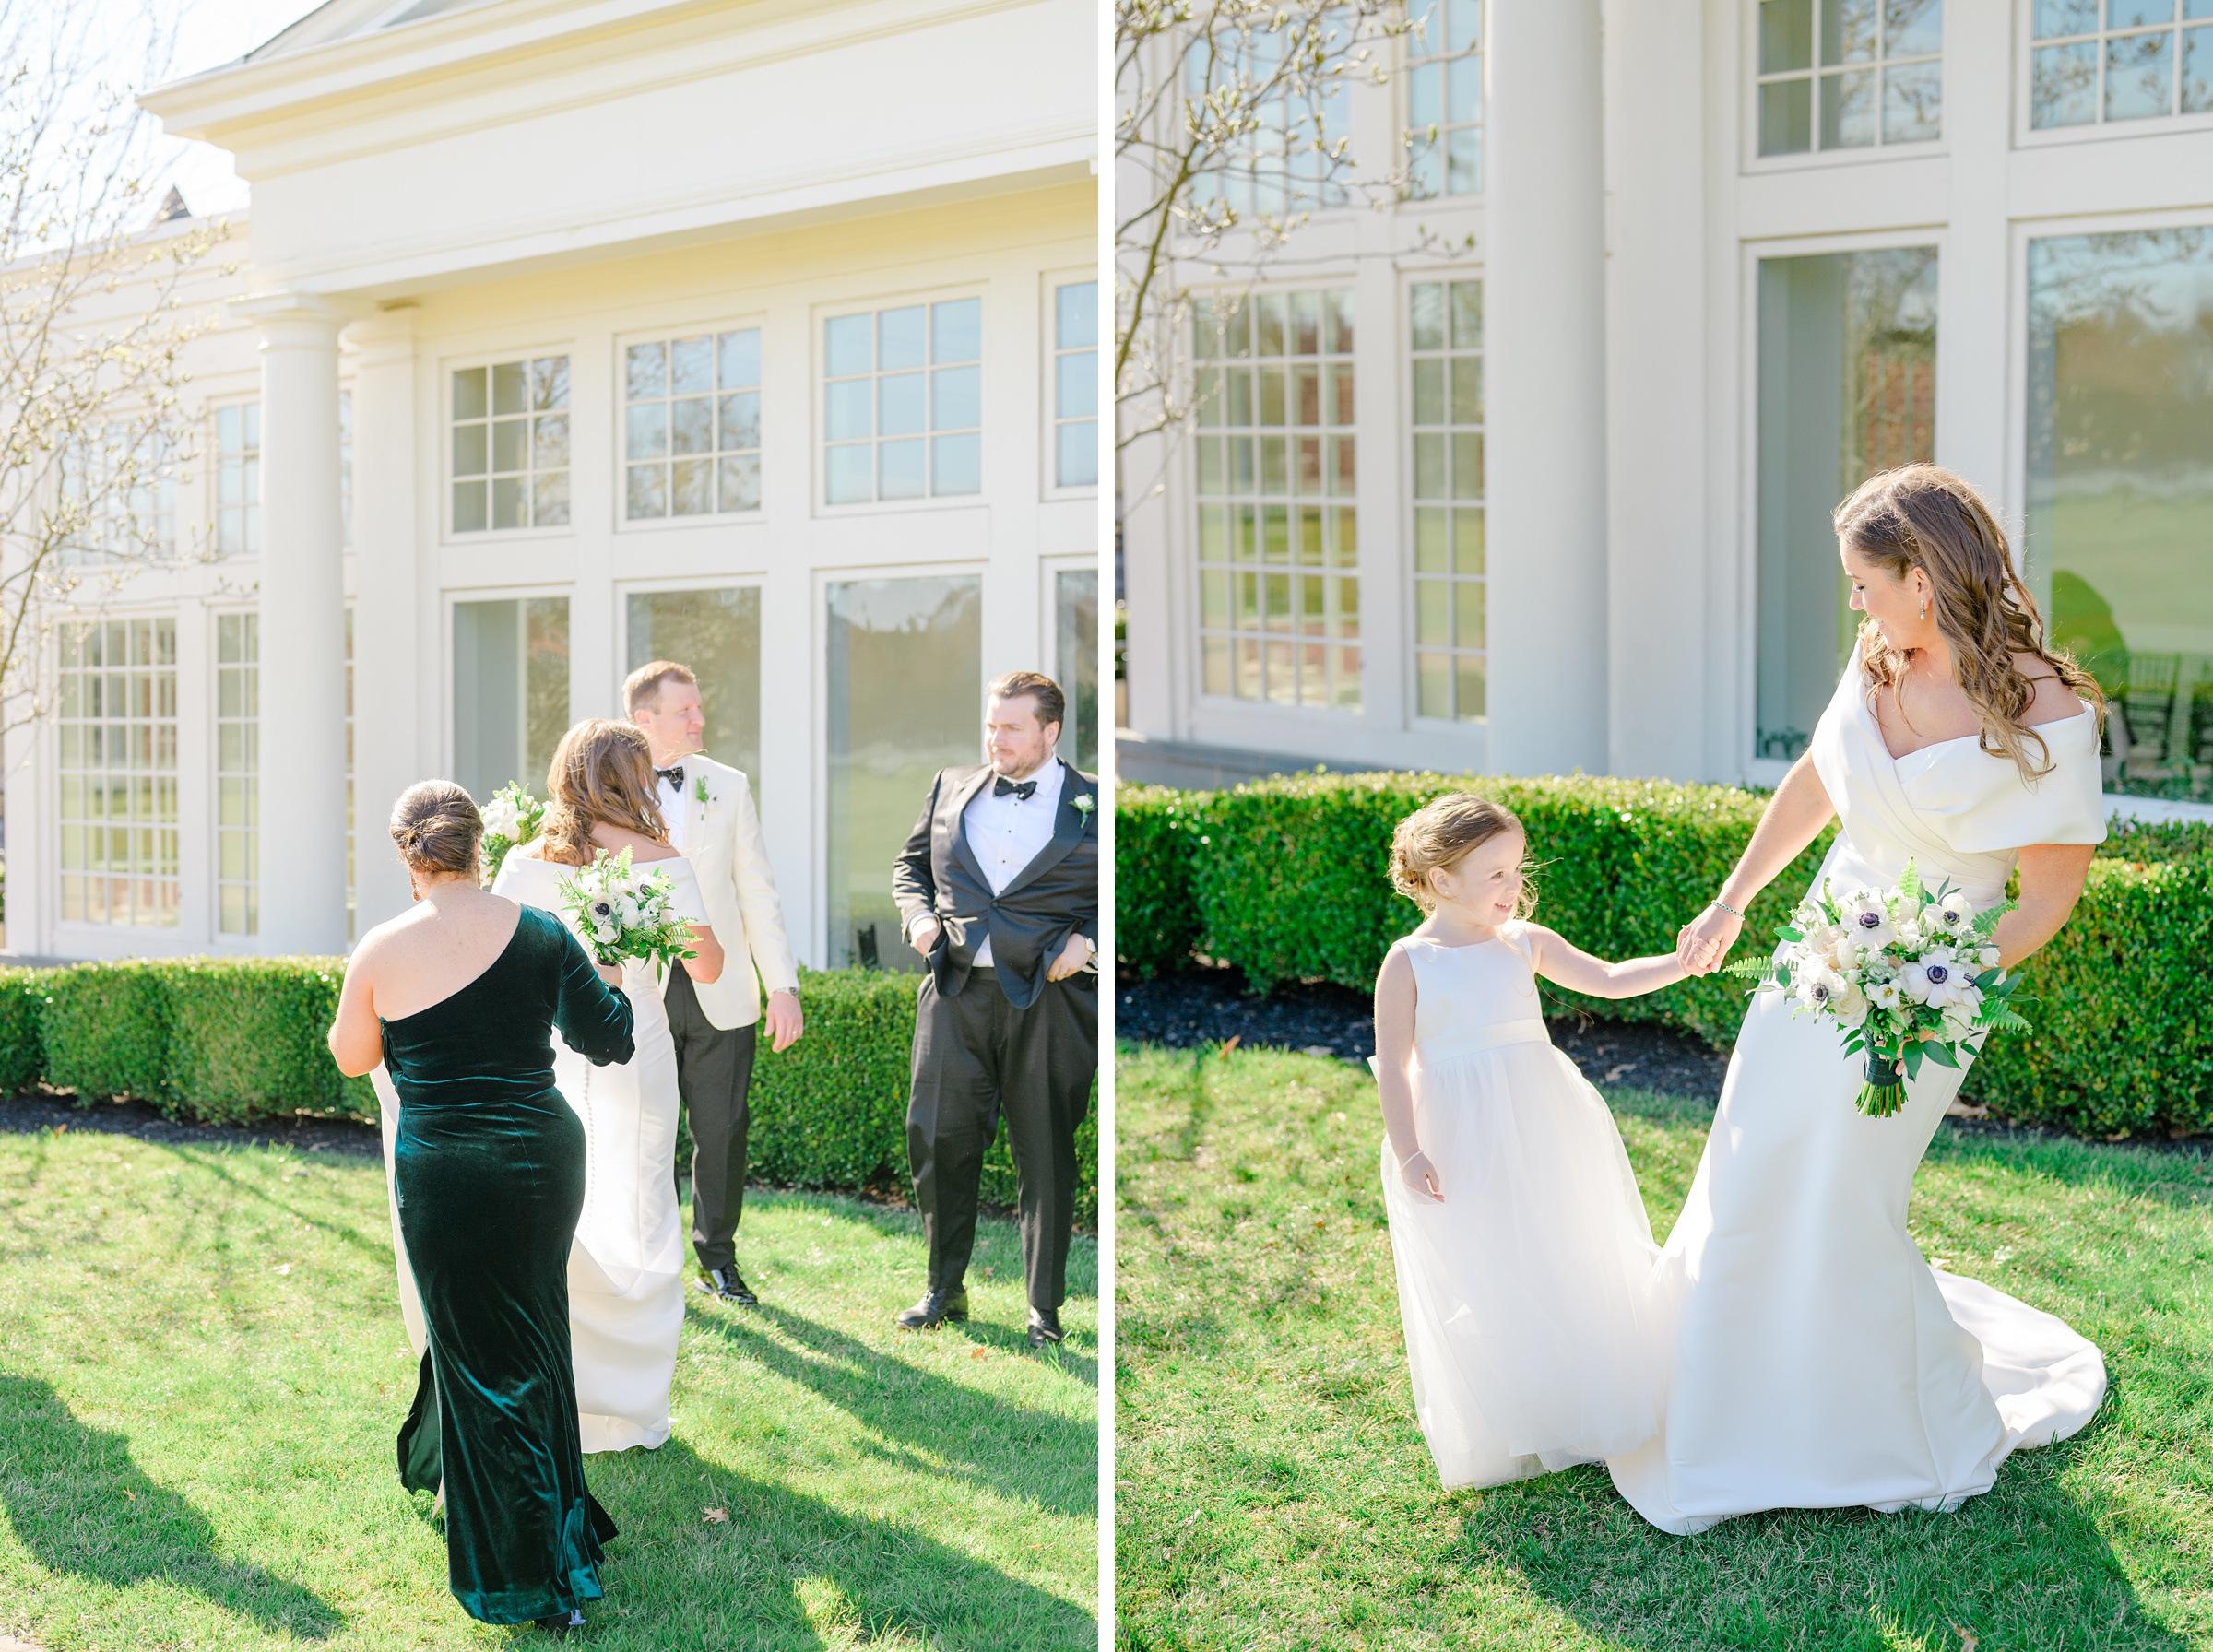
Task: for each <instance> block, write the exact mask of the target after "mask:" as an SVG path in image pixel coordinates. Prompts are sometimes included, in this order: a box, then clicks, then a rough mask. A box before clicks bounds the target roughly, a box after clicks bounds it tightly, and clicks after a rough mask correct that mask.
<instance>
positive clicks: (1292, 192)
mask: <svg viewBox="0 0 2213 1652" xmlns="http://www.w3.org/2000/svg"><path fill="white" fill-rule="evenodd" d="M1324 26H1325V27H1326V24H1325V25H1324ZM1298 55H1299V54H1298V51H1297V46H1296V41H1287V40H1286V38H1285V34H1284V31H1283V30H1280V29H1267V28H1263V27H1260V26H1257V25H1256V26H1255V27H1254V28H1252V29H1250V30H1249V31H1238V30H1235V29H1225V30H1224V31H1222V32H1221V33H1219V34H1216V35H1214V36H1213V37H1211V38H1207V37H1201V39H1199V40H1197V41H1193V42H1192V43H1191V45H1190V46H1189V49H1187V51H1186V52H1185V53H1184V60H1183V89H1184V99H1185V103H1186V112H1187V118H1191V119H1196V120H1203V119H1204V118H1205V117H1204V115H1203V114H1202V113H1201V111H1202V109H1203V106H1204V103H1205V100H1206V99H1207V98H1208V97H1209V96H1210V95H1211V94H1213V93H1215V92H1221V91H1225V90H1226V91H1228V92H1229V94H1230V96H1231V99H1232V100H1233V101H1234V102H1237V103H1240V104H1241V103H1244V102H1247V101H1249V98H1250V95H1251V93H1252V92H1253V91H1255V90H1257V89H1265V90H1264V93H1263V95H1262V96H1261V97H1260V101H1259V108H1258V114H1259V118H1260V129H1259V130H1258V131H1254V132H1247V133H1240V134H1238V135H1237V136H1236V137H1235V138H1234V139H1233V140H1232V144H1233V147H1232V148H1229V150H1228V152H1226V153H1224V154H1221V155H1220V156H1219V157H1218V158H1217V159H1216V160H1215V163H1214V164H1213V165H1212V166H1210V167H1208V168H1206V170H1204V171H1201V172H1200V173H1199V174H1198V175H1197V176H1196V177H1194V178H1193V179H1192V180H1191V189H1190V205H1191V207H1193V208H1194V209H1195V210H1196V211H1197V212H1198V213H1200V214H1201V216H1213V215H1216V214H1222V215H1234V217H1235V218H1238V219H1241V220H1248V221H1249V220H1250V219H1253V218H1260V219H1263V220H1265V219H1271V218H1273V219H1281V218H1285V217H1288V216H1290V215H1291V214H1293V213H1297V212H1306V211H1311V210H1313V209H1316V208H1319V207H1342V206H1343V205H1345V203H1346V202H1347V201H1348V200H1349V199H1350V195H1349V193H1348V192H1347V191H1346V189H1345V187H1344V185H1343V183H1342V182H1340V181H1339V177H1338V174H1339V172H1340V171H1341V170H1342V169H1343V165H1344V162H1343V159H1341V156H1342V151H1343V144H1344V142H1345V141H1346V139H1347V138H1348V136H1350V134H1351V131H1352V122H1351V116H1350V112H1349V108H1348V104H1347V96H1346V88H1345V82H1344V80H1343V77H1332V78H1330V79H1328V80H1326V81H1322V82H1320V83H1316V82H1314V81H1313V80H1311V79H1310V77H1308V76H1307V75H1306V74H1305V73H1304V71H1303V70H1301V69H1300V68H1298V67H1297V66H1296V65H1297V61H1298ZM1287 56H1288V58H1289V60H1290V61H1289V65H1288V66H1287V65H1286V57H1287Z"/></svg>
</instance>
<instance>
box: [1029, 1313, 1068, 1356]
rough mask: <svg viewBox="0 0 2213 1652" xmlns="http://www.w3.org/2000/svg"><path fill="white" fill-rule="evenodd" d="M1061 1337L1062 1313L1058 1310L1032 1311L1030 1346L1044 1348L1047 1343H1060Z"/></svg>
mask: <svg viewBox="0 0 2213 1652" xmlns="http://www.w3.org/2000/svg"><path fill="white" fill-rule="evenodd" d="M1061 1335H1062V1333H1061V1330H1060V1311H1059V1309H1058V1308H1032V1309H1031V1310H1030V1346H1031V1347H1032V1348H1043V1347H1044V1346H1045V1345H1046V1344H1047V1342H1058V1341H1059V1340H1060V1338H1061Z"/></svg>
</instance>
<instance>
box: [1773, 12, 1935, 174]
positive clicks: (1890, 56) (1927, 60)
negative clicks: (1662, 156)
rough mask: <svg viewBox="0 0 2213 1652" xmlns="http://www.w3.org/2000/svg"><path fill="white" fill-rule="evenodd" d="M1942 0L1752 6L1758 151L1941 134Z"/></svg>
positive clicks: (1800, 150)
mask: <svg viewBox="0 0 2213 1652" xmlns="http://www.w3.org/2000/svg"><path fill="white" fill-rule="evenodd" d="M1943 51H1944V0H1760V5H1759V87H1758V98H1759V115H1758V125H1759V152H1760V153H1761V154H1762V155H1799V154H1804V153H1805V152H1806V151H1807V150H1810V149H1864V148H1873V147H1875V146H1876V145H1878V144H1917V143H1927V142H1929V141H1930V140H1931V139H1933V138H1937V137H1941V136H1944V61H1943V57H1942V55H1941V54H1942V53H1943Z"/></svg>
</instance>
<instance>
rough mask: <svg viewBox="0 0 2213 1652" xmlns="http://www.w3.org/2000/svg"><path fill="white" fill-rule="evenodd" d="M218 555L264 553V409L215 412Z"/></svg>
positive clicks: (239, 405)
mask: <svg viewBox="0 0 2213 1652" xmlns="http://www.w3.org/2000/svg"><path fill="white" fill-rule="evenodd" d="M215 549H216V554H217V555H219V556H226V557H235V556H249V557H250V556H257V555H259V554H260V552H261V404H260V403H259V402H234V403H233V404H231V406H230V407H218V408H217V409H216V411H215Z"/></svg>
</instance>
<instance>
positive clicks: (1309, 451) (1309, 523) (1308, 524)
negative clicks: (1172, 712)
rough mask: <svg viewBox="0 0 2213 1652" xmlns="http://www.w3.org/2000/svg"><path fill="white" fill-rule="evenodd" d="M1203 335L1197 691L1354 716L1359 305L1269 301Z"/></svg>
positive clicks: (1286, 296) (1338, 295) (1207, 307)
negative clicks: (1344, 710) (1356, 312)
mask: <svg viewBox="0 0 2213 1652" xmlns="http://www.w3.org/2000/svg"><path fill="white" fill-rule="evenodd" d="M1193 321H1194V327H1195V331H1196V346H1197V350H1198V355H1199V357H1200V364H1199V372H1198V380H1197V386H1196V396H1197V401H1198V423H1199V436H1198V440H1197V442H1196V443H1195V450H1196V454H1197V466H1198V498H1199V648H1200V657H1201V687H1202V688H1203V690H1204V691H1205V692H1207V693H1209V694H1227V695H1232V696H1234V697H1236V698H1237V699H1240V700H1272V701H1274V702H1277V703H1279V704H1283V705H1306V706H1341V707H1345V708H1349V709H1355V710H1356V709H1357V708H1358V707H1359V704H1360V646H1359V643H1360V578H1359V563H1360V554H1359V549H1360V548H1359V539H1358V536H1357V530H1356V528H1355V524H1354V513H1353V499H1354V495H1355V493H1356V492H1357V490H1358V489H1357V483H1358V471H1357V464H1356V455H1355V441H1354V435H1353V295H1352V293H1351V292H1350V291H1347V290H1343V289H1337V290H1332V291H1327V292H1263V293H1260V294H1258V295H1257V296H1255V297H1253V298H1252V299H1250V300H1249V301H1242V302H1238V301H1222V302H1218V303H1202V304H1201V305H1200V306H1199V307H1198V310H1197V313H1196V314H1195V316H1194V318H1193Z"/></svg>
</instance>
